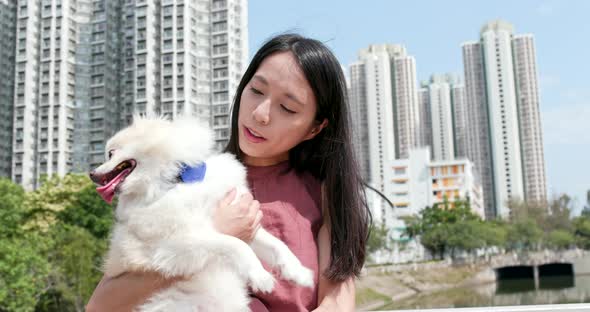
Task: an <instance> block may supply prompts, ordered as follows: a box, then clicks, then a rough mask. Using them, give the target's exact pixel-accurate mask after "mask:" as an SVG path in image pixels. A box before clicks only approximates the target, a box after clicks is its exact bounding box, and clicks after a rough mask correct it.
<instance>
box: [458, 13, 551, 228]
mask: <svg viewBox="0 0 590 312" xmlns="http://www.w3.org/2000/svg"><path fill="white" fill-rule="evenodd" d="M513 33H514V30H513V26H512V25H511V24H509V23H506V22H504V21H493V22H490V23H487V24H486V25H484V26H483V28H482V29H481V32H480V36H481V38H480V40H479V41H478V42H468V43H464V44H463V62H464V70H465V85H466V101H467V116H468V117H469V120H471V121H472V122H470V123H469V124H468V127H467V131H466V133H467V136H466V138H467V156H468V158H469V159H472V160H473V161H474V162H475V164H476V167H477V170H478V171H479V172H480V174H481V178H482V185H483V190H484V202H485V206H486V209H485V211H486V217H487V218H493V217H496V216H500V217H507V216H509V215H510V211H509V209H508V207H507V203H508V201H509V200H511V199H524V200H527V201H528V200H545V198H546V187H545V175H544V161H543V153H542V138H541V125H540V119H539V114H538V105H539V102H538V89H537V73H536V64H535V57H534V45H533V40H532V36H531V35H525V36H514V34H513ZM525 190H526V191H525Z"/></svg>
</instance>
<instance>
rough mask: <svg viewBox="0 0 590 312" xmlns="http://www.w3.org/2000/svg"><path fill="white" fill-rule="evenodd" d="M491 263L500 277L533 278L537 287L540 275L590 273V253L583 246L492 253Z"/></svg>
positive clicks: (489, 261) (489, 259)
mask: <svg viewBox="0 0 590 312" xmlns="http://www.w3.org/2000/svg"><path fill="white" fill-rule="evenodd" d="M487 262H488V263H489V265H490V266H491V269H492V270H494V273H495V277H496V280H503V279H514V278H533V279H534V282H535V288H537V289H538V288H539V279H540V277H544V276H555V275H572V276H573V275H583V274H590V252H588V251H584V250H580V249H572V250H564V251H553V250H543V251H536V252H508V253H505V254H500V255H494V256H491V257H489V258H488V259H487Z"/></svg>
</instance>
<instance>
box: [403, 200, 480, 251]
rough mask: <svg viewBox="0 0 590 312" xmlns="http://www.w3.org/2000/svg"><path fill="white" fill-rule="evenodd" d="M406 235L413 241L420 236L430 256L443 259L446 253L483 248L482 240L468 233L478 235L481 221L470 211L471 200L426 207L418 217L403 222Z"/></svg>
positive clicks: (446, 201) (446, 202) (445, 202)
mask: <svg viewBox="0 0 590 312" xmlns="http://www.w3.org/2000/svg"><path fill="white" fill-rule="evenodd" d="M404 221H405V222H406V228H405V230H404V235H405V236H408V237H410V238H415V237H419V238H420V243H421V244H422V245H423V246H424V247H425V248H426V249H427V250H429V251H430V252H431V253H433V254H435V255H438V256H439V257H441V258H442V256H443V255H444V253H445V252H446V251H447V250H451V251H454V250H458V249H463V248H465V249H464V250H473V249H475V248H478V247H480V246H479V245H481V244H482V243H481V242H482V239H481V237H478V236H477V237H476V236H473V235H471V234H468V233H475V234H474V235H476V234H477V233H478V232H477V230H476V228H477V226H479V223H480V222H481V219H480V218H479V217H478V216H477V215H475V214H474V213H473V212H471V209H470V205H469V202H468V201H462V200H457V201H455V202H452V203H451V202H449V201H448V200H447V199H446V198H445V199H444V201H443V202H442V203H439V204H435V205H433V206H432V207H426V208H425V209H423V210H422V211H421V212H420V215H418V216H412V217H407V218H405V220H404Z"/></svg>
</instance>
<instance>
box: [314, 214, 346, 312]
mask: <svg viewBox="0 0 590 312" xmlns="http://www.w3.org/2000/svg"><path fill="white" fill-rule="evenodd" d="M318 251H319V269H320V274H319V285H318V303H319V306H318V308H317V309H315V310H314V312H328V311H339V312H340V311H344V312H348V311H351V312H352V311H354V308H355V307H354V305H355V298H354V295H355V294H354V291H355V288H354V277H350V278H348V279H347V280H345V281H343V282H333V281H330V280H328V279H327V278H325V277H324V275H323V274H322V272H324V271H325V270H326V269H327V268H328V267H329V266H330V231H329V230H328V227H327V226H326V225H325V224H324V225H323V226H322V227H321V228H320V231H319V233H318Z"/></svg>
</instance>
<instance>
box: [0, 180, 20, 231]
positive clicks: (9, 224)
mask: <svg viewBox="0 0 590 312" xmlns="http://www.w3.org/2000/svg"><path fill="white" fill-rule="evenodd" d="M24 201H25V191H24V190H23V188H22V187H20V186H19V185H17V184H14V183H12V181H10V180H8V179H5V178H0V240H1V239H4V238H9V237H14V236H20V235H22V224H23V222H24V218H25V210H24V208H23V202H24Z"/></svg>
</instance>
